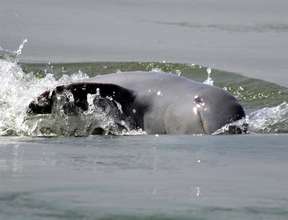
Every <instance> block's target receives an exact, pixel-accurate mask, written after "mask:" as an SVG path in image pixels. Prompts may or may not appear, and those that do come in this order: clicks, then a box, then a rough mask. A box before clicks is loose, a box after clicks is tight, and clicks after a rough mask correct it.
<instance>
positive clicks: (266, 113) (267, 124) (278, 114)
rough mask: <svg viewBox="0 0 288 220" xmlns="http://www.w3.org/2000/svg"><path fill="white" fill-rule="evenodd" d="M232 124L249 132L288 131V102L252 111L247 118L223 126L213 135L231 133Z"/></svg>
mask: <svg viewBox="0 0 288 220" xmlns="http://www.w3.org/2000/svg"><path fill="white" fill-rule="evenodd" d="M231 126H236V127H237V128H239V129H241V130H242V131H244V130H246V131H247V133H288V103H287V102H283V103H281V104H280V105H277V106H274V107H265V108H262V109H259V110H256V111H254V112H251V113H250V114H248V115H247V116H246V118H244V119H241V120H238V121H236V122H233V123H230V124H227V125H225V126H223V127H222V128H220V129H218V130H217V131H215V132H214V133H213V135H218V134H225V133H229V128H231Z"/></svg>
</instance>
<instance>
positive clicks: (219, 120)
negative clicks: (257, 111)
mask: <svg viewBox="0 0 288 220" xmlns="http://www.w3.org/2000/svg"><path fill="white" fill-rule="evenodd" d="M193 113H194V114H197V116H198V117H199V120H200V123H201V126H202V129H203V132H204V133H206V134H212V133H213V132H215V131H217V130H218V129H220V128H222V127H223V126H224V125H226V124H229V123H231V122H234V121H237V120H240V119H242V118H244V117H245V112H244V109H243V107H242V106H241V105H240V104H239V102H238V101H237V99H236V98H235V97H234V96H232V95H231V94H229V93H228V92H226V91H224V90H222V89H220V88H217V87H213V86H207V87H204V89H203V90H201V91H200V92H199V93H198V94H197V95H195V96H194V100H193Z"/></svg>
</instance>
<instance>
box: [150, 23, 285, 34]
mask: <svg viewBox="0 0 288 220" xmlns="http://www.w3.org/2000/svg"><path fill="white" fill-rule="evenodd" d="M153 23H156V24H160V25H172V26H178V27H185V28H190V29H193V30H196V31H207V32H211V31H213V30H214V31H227V32H232V33H248V32H256V33H267V32H276V33H282V32H288V24H285V23H275V24H272V23H271V24H269V23H264V24H197V23H191V22H186V21H183V22H161V21H155V22H153Z"/></svg>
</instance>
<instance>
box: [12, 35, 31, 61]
mask: <svg viewBox="0 0 288 220" xmlns="http://www.w3.org/2000/svg"><path fill="white" fill-rule="evenodd" d="M27 42H28V39H27V38H26V39H24V40H23V42H22V43H21V44H20V45H19V48H18V50H16V51H15V54H16V56H17V57H18V56H20V55H21V54H22V50H23V48H24V46H25V44H26V43H27Z"/></svg>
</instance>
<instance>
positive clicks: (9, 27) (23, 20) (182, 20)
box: [0, 0, 288, 86]
mask: <svg viewBox="0 0 288 220" xmlns="http://www.w3.org/2000/svg"><path fill="white" fill-rule="evenodd" d="M0 3H1V8H0V46H1V47H3V48H5V49H13V48H17V46H18V45H19V43H20V42H21V41H22V40H23V39H24V38H28V39H29V44H28V45H27V46H26V47H25V50H24V54H23V56H22V58H23V59H24V60H26V61H45V62H48V61H58V62H64V61H76V62H81V61H103V60H104V61H131V60H134V61H162V60H166V61H172V62H188V63H197V64H204V65H208V66H210V67H213V68H220V69H224V70H230V71H232V72H240V73H243V74H246V75H247V76H250V77H257V78H260V79H266V80H269V81H273V82H277V83H279V84H282V85H286V86H288V83H287V82H288V80H287V70H288V65H287V63H288V56H287V48H288V41H287V39H288V14H287V11H288V3H287V1H284V0H274V1H263V0H253V1H250V0H242V1H230V0H145V1H140V0H117V1H116V0H105V1H104V0H102V1H101V0H96V1H95V0H85V1H76V0H70V1H67V0H49V1H43V0H40V1H39V0H28V1H22V0H11V1H5V0H0Z"/></svg>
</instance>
